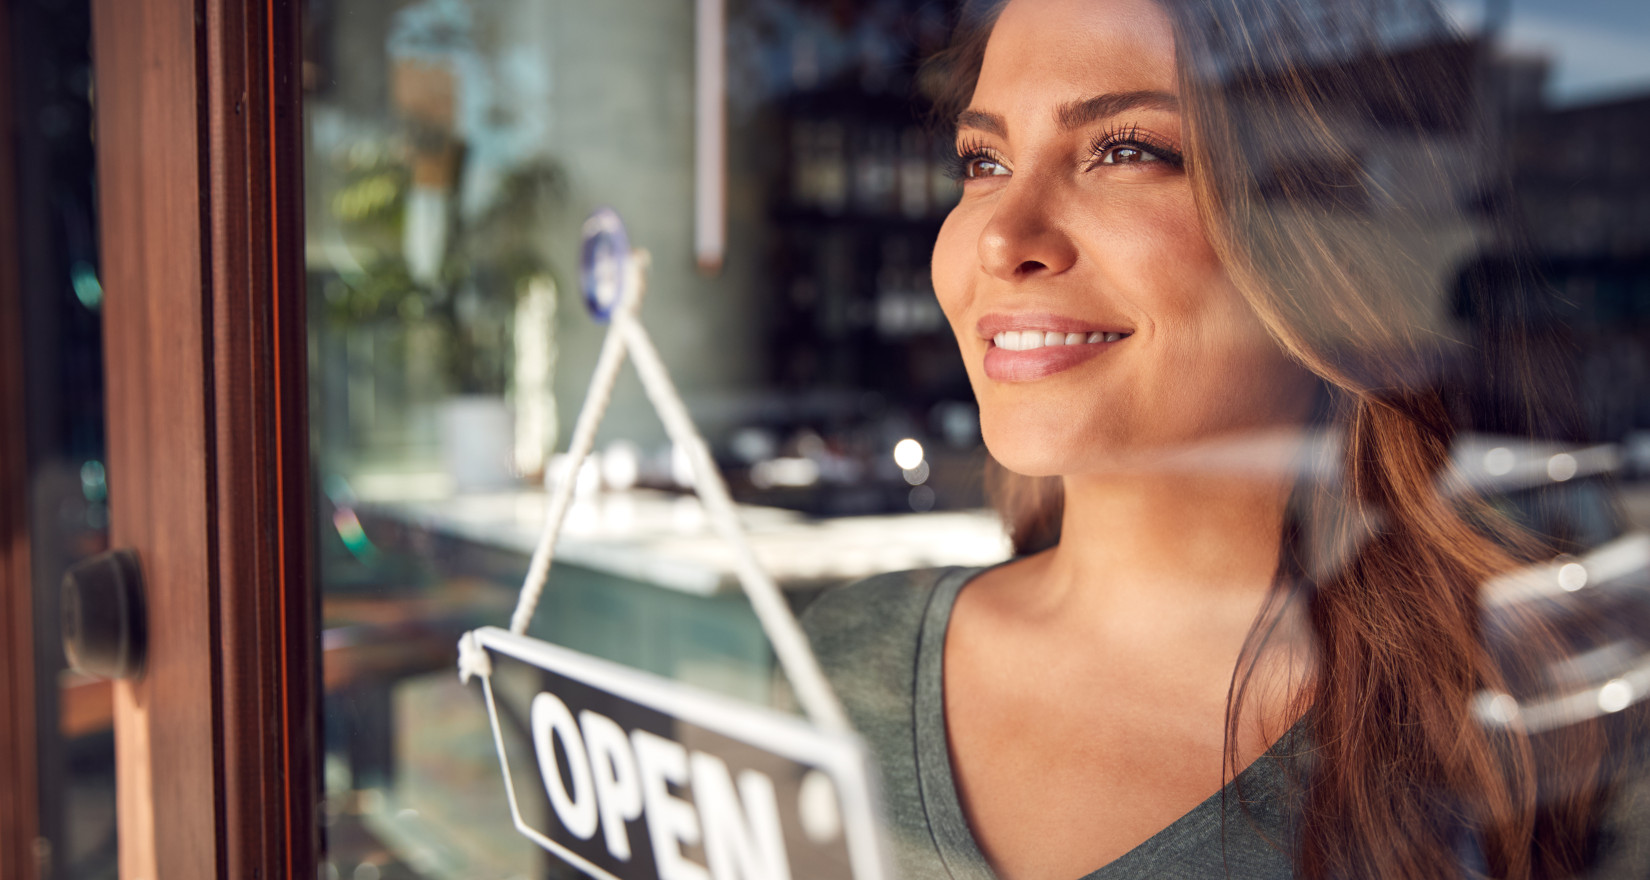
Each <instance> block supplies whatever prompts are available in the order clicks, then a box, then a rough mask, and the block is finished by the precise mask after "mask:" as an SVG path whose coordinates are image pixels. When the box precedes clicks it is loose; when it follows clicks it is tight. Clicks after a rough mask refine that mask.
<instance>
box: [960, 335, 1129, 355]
mask: <svg viewBox="0 0 1650 880" xmlns="http://www.w3.org/2000/svg"><path fill="white" fill-rule="evenodd" d="M1128 335H1129V334H1127V333H1117V332H1111V333H1102V332H1100V331H1098V330H1097V331H1095V332H1093V333H1089V334H1087V335H1084V334H1082V333H1055V332H1054V331H1052V330H1050V331H1047V332H1044V331H1041V330H1006V331H1004V332H1002V333H998V334H997V335H996V336H993V337H991V341H992V342H995V343H996V344H997V347H998V348H1003V349H1007V350H1009V351H1030V350H1032V349H1034V348H1043V347H1044V346H1049V345H1084V344H1087V343H1091V342H1116V341H1118V340H1119V339H1123V338H1124V337H1126V336H1128Z"/></svg>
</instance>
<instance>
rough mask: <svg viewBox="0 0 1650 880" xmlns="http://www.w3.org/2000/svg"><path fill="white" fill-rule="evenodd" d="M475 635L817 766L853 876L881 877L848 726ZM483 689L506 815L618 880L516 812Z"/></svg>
mask: <svg viewBox="0 0 1650 880" xmlns="http://www.w3.org/2000/svg"><path fill="white" fill-rule="evenodd" d="M475 637H476V643H477V644H478V645H480V646H481V647H483V648H490V649H492V650H494V651H498V652H499V653H501V654H505V655H508V656H510V657H514V658H515V659H517V660H521V661H523V662H525V663H529V664H531V665H533V666H537V667H539V668H541V669H546V670H549V671H550V672H555V673H558V674H560V675H564V676H566V677H568V678H571V679H574V680H576V681H580V682H583V683H584V684H587V685H590V686H591V687H594V688H597V689H598V690H603V691H607V692H608V693H611V694H615V695H617V696H619V697H622V698H624V699H627V700H630V701H631V702H634V703H638V704H640V705H643V706H646V707H648V708H651V709H654V710H655V711H658V712H663V713H664V714H666V715H670V716H672V717H674V718H679V719H681V720H683V721H686V722H689V723H691V724H696V725H698V726H699V727H702V728H704V729H706V730H710V731H713V732H715V733H719V734H722V735H723V736H726V737H728V738H730V739H735V740H739V741H741V742H745V743H749V744H751V745H754V746H757V747H759V748H763V749H766V750H767V751H769V752H772V753H774V754H776V755H779V756H781V757H785V758H789V759H790V760H792V761H795V762H797V763H799V764H807V765H811V766H814V767H818V768H820V769H822V770H824V771H825V772H826V773H827V774H829V776H830V777H831V781H832V782H833V783H835V784H836V790H837V797H838V798H839V799H840V801H841V804H840V806H841V809H842V817H843V830H844V832H845V834H846V840H847V844H848V858H849V862H850V866H851V868H852V869H853V873H854V880H883V878H884V877H887V876H889V872H888V871H887V869H886V866H885V865H884V864H883V862H882V858H881V851H882V850H881V848H880V847H878V846H877V845H876V841H877V836H878V833H879V832H878V828H877V821H876V815H877V812H876V800H875V798H874V797H873V796H872V795H873V789H872V787H873V785H874V783H873V781H872V780H871V779H870V778H868V774H869V772H870V765H869V763H868V762H867V761H866V760H865V755H866V752H865V748H864V746H863V744H862V743H861V742H860V740H859V738H858V737H857V736H855V735H853V734H832V733H827V732H825V731H822V730H820V729H819V728H817V727H814V726H813V725H811V724H808V723H807V722H806V721H803V720H802V719H800V718H793V717H790V716H788V715H781V714H779V713H777V712H774V711H771V710H766V709H761V708H757V707H755V706H751V705H748V704H746V703H741V702H739V701H738V700H734V699H731V698H729V697H724V696H722V695H720V694H714V693H709V692H706V691H701V690H698V689H697V688H693V687H691V686H688V685H684V684H681V683H680V682H674V681H670V680H669V679H666V678H662V677H660V676H657V675H653V674H651V673H647V672H642V671H641V670H637V669H632V668H630V667H628V666H622V665H620V664H617V663H612V662H609V661H607V660H602V659H601V658H598V657H592V656H590V655H588V654H582V653H579V652H578V651H574V650H572V649H570V648H564V647H561V646H560V645H552V644H550V643H549V642H544V641H540V640H538V639H534V638H529V637H527V636H518V635H516V634H514V633H512V632H510V631H509V630H506V629H501V628H499V627H495V626H487V627H482V628H480V629H477V630H475ZM481 685H482V688H483V689H484V690H485V691H486V696H487V717H488V718H489V719H490V720H491V722H492V726H493V744H494V745H495V746H497V748H498V760H499V766H500V767H501V768H502V769H503V771H504V790H505V795H506V796H507V797H508V798H509V801H510V817H511V819H512V820H513V821H514V822H515V826H516V830H517V831H520V832H521V833H522V834H525V835H526V836H528V837H530V838H532V839H533V840H534V841H535V842H536V843H538V844H539V845H540V846H542V847H544V848H545V849H547V850H549V851H551V852H553V853H555V854H556V855H557V856H559V857H560V858H562V859H563V860H565V861H566V862H568V863H569V864H571V865H573V866H574V867H576V868H578V869H579V870H581V871H584V872H585V873H586V874H589V875H590V876H592V877H598V878H601V880H620V878H618V877H615V876H614V875H612V874H610V873H608V872H607V871H605V870H603V869H602V868H600V867H597V866H596V865H594V864H592V863H591V862H590V861H589V860H587V859H585V858H584V857H582V856H580V855H579V854H577V853H575V852H573V851H572V850H569V849H568V848H566V847H564V846H562V845H561V844H559V843H556V842H555V841H554V840H551V839H550V838H549V837H547V836H545V835H544V834H543V833H541V832H539V831H538V830H537V829H535V828H533V827H531V826H529V825H528V824H527V823H526V822H525V821H523V820H522V818H521V810H520V808H519V807H518V806H517V803H516V789H515V780H514V778H512V776H511V775H510V761H509V758H508V757H506V756H505V754H504V736H503V733H502V731H501V729H500V727H499V721H498V710H497V708H496V707H495V706H494V704H493V684H492V681H491V679H490V677H489V676H486V675H483V676H481Z"/></svg>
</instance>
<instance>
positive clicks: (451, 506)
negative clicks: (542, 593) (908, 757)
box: [362, 489, 1010, 595]
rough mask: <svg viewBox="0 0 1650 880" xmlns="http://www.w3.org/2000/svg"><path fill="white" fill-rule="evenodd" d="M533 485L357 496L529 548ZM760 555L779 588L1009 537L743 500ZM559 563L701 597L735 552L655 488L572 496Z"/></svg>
mask: <svg viewBox="0 0 1650 880" xmlns="http://www.w3.org/2000/svg"><path fill="white" fill-rule="evenodd" d="M547 501H548V498H547V495H546V493H545V492H544V491H543V490H542V489H540V490H522V491H513V492H500V493H489V494H473V495H459V496H455V497H452V498H446V499H441V500H422V499H421V500H395V501H390V500H380V501H374V502H370V503H363V504H362V507H363V508H365V509H367V510H370V511H372V512H373V513H374V514H376V515H378V516H382V517H387V518H391V519H395V520H399V521H401V522H404V523H406V524H408V525H411V526H414V527H417V528H421V529H424V530H427V531H430V532H433V533H436V534H441V535H447V536H451V537H455V538H461V539H463V540H467V541H471V542H475V543H479V544H483V545H487V546H490V547H495V548H499V549H503V550H507V551H510V552H515V553H520V554H522V555H523V556H531V555H532V552H533V548H534V547H535V546H536V545H537V544H538V539H539V533H540V531H542V529H543V525H544V516H545V508H546V507H547ZM739 513H740V518H741V520H742V521H743V522H744V524H745V529H746V532H747V534H748V535H749V537H750V542H751V547H752V549H753V550H754V551H755V553H756V556H757V559H758V560H759V561H760V562H761V563H762V565H763V567H765V568H766V569H767V571H768V573H769V574H770V575H771V576H772V577H773V578H774V580H775V581H777V582H778V583H779V585H780V586H781V587H784V588H788V589H798V588H807V587H817V586H819V585H820V584H824V583H830V582H835V581H842V580H850V579H854V578H861V577H867V576H869V575H873V574H880V573H882V572H886V571H898V570H902V569H908V568H926V567H930V566H941V565H990V564H993V563H996V562H1001V561H1002V560H1004V559H1007V558H1008V556H1009V549H1010V548H1009V541H1008V536H1007V535H1006V534H1005V533H1004V532H1003V528H1002V524H1001V522H1000V521H999V520H998V519H997V516H996V514H994V513H992V512H991V511H987V510H967V511H943V512H933V513H910V514H894V515H887V516H851V517H837V518H830V519H814V518H810V517H807V516H804V515H802V514H799V513H795V512H793V511H788V510H780V509H778V508H772V507H756V506H752V505H740V506H739ZM556 562H558V563H563V564H567V565H575V566H579V567H582V568H588V569H593V570H596V571H600V572H603V573H606V574H612V575H616V576H619V577H624V578H629V579H632V580H637V581H643V582H646V583H651V584H654V585H657V586H660V587H664V588H666V589H672V590H679V591H681V592H685V593H693V594H696V595H713V594H717V593H725V592H735V591H737V590H738V589H739V581H738V579H737V577H736V576H735V574H734V568H733V554H732V552H731V550H730V548H729V547H728V546H727V544H726V543H725V542H723V541H722V540H721V539H720V538H718V537H717V536H716V535H715V534H713V533H712V532H711V529H710V523H709V521H708V519H707V518H706V516H705V512H704V508H703V506H702V505H701V503H700V501H699V499H698V498H696V497H693V496H690V495H673V494H670V493H667V492H658V491H651V490H641V489H637V490H630V491H626V492H601V493H597V494H592V495H588V496H586V497H583V498H580V499H578V500H576V501H575V502H574V504H573V506H572V508H570V509H569V511H568V516H567V522H566V524H565V525H564V526H563V528H562V534H561V537H560V540H559V541H558V543H557V546H556Z"/></svg>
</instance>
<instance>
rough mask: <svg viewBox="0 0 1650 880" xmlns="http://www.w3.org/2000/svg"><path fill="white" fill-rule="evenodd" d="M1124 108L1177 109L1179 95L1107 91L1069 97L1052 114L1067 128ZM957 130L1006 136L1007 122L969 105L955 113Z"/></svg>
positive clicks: (1178, 107) (1075, 126) (1082, 124)
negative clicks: (1077, 98) (1076, 99)
mask: <svg viewBox="0 0 1650 880" xmlns="http://www.w3.org/2000/svg"><path fill="white" fill-rule="evenodd" d="M1128 110H1169V111H1171V112H1179V111H1180V99H1179V98H1177V97H1175V96H1174V95H1173V94H1170V93H1169V92H1156V91H1151V90H1141V91H1134V92H1107V93H1105V94H1103V95H1095V96H1094V97H1092V98H1084V99H1083V100H1081V101H1070V102H1067V103H1065V104H1061V105H1060V109H1059V110H1058V111H1056V115H1057V116H1058V117H1059V120H1060V127H1061V128H1063V129H1066V130H1067V131H1069V130H1071V129H1074V128H1082V127H1083V126H1085V125H1088V124H1089V123H1091V122H1094V121H1095V120H1097V119H1105V118H1106V117H1108V116H1116V115H1117V114H1119V113H1123V112H1125V111H1128ZM957 128H958V130H961V129H964V128H972V129H975V130H977V131H983V132H985V133H986V134H992V135H996V136H997V137H1001V138H1006V137H1008V123H1007V122H1005V121H1004V120H1003V117H1002V116H1001V115H1000V114H997V113H992V112H990V111H989V110H975V109H973V108H970V109H967V110H964V111H962V112H961V113H958V114H957Z"/></svg>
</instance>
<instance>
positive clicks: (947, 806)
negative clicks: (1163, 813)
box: [911, 568, 1306, 880]
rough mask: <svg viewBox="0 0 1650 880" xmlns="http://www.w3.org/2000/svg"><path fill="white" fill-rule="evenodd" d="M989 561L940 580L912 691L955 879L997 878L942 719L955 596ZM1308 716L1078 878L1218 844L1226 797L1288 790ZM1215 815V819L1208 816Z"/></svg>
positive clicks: (928, 794)
mask: <svg viewBox="0 0 1650 880" xmlns="http://www.w3.org/2000/svg"><path fill="white" fill-rule="evenodd" d="M987 570H988V569H985V568H972V569H957V570H954V571H951V572H948V573H947V574H946V575H944V576H942V578H941V579H940V582H939V583H938V584H936V585H935V588H934V591H933V593H932V595H931V596H930V597H929V600H928V607H927V609H926V611H925V613H924V614H923V619H922V625H921V628H920V629H919V630H918V636H917V669H916V676H915V693H914V694H912V701H911V705H912V711H913V714H914V716H915V717H914V718H913V719H912V720H913V723H914V732H915V735H916V736H915V738H916V760H917V783H918V787H919V789H920V793H921V797H922V806H923V811H924V813H925V814H926V818H927V820H928V827H929V829H930V831H931V833H932V834H933V835H934V844H935V846H936V848H937V849H938V850H939V853H940V858H941V860H942V861H943V862H944V864H945V868H946V871H947V872H948V873H949V874H950V875H951V877H952V878H954V880H997V875H996V872H995V871H994V870H992V868H991V863H990V862H989V861H988V860H987V859H986V857H985V853H984V851H983V850H981V849H980V845H979V841H978V840H976V839H975V837H974V832H973V829H972V828H970V827H969V824H968V818H967V816H966V814H964V812H963V808H962V800H961V798H959V797H958V795H957V785H956V779H955V777H954V776H953V774H952V772H951V743H950V737H949V736H948V734H947V730H946V723H945V637H946V633H947V631H948V629H949V627H950V623H951V611H952V608H953V607H954V606H955V605H956V601H957V595H958V594H959V593H960V592H961V591H962V588H963V587H964V586H965V585H967V584H968V582H969V581H971V580H973V579H974V578H975V577H977V576H978V575H980V574H981V573H983V572H985V571H987ZM1305 724H1306V716H1302V717H1301V719H1299V720H1297V721H1296V722H1295V723H1294V725H1293V726H1291V727H1290V728H1289V730H1287V731H1285V732H1284V734H1283V735H1282V736H1280V737H1278V738H1277V740H1276V741H1274V742H1273V743H1272V745H1271V746H1270V747H1268V748H1267V750H1266V752H1265V753H1264V754H1262V755H1261V756H1260V757H1259V758H1256V759H1255V760H1254V761H1252V762H1250V764H1249V766H1247V767H1245V768H1243V770H1242V771H1241V772H1239V773H1238V774H1237V775H1236V776H1234V777H1233V778H1232V779H1231V780H1230V781H1228V782H1227V783H1226V785H1225V786H1223V787H1222V788H1221V789H1220V790H1219V791H1216V792H1215V793H1214V794H1212V795H1210V796H1209V797H1208V798H1207V799H1205V800H1204V801H1203V802H1201V803H1199V804H1198V805H1197V806H1195V807H1193V808H1191V809H1190V810H1188V811H1187V812H1186V813H1184V814H1183V815H1181V816H1180V817H1179V818H1177V819H1175V820H1174V821H1172V822H1170V823H1169V824H1168V825H1165V826H1164V827H1162V828H1161V829H1159V830H1158V831H1157V832H1155V833H1154V834H1152V836H1151V837H1148V838H1146V839H1145V840H1144V841H1141V842H1140V844H1138V845H1137V846H1135V847H1134V848H1132V849H1130V850H1129V851H1127V852H1125V853H1123V854H1122V855H1120V856H1118V857H1117V858H1115V859H1113V860H1111V861H1110V862H1107V863H1106V864H1105V865H1102V866H1100V867H1099V868H1097V869H1095V870H1093V871H1090V872H1089V873H1087V874H1084V875H1083V876H1082V877H1079V878H1073V880H1123V878H1127V877H1134V876H1139V874H1138V872H1139V871H1140V870H1141V869H1144V868H1148V867H1160V866H1161V865H1162V864H1163V863H1164V862H1165V861H1172V860H1173V859H1175V857H1176V856H1177V855H1178V854H1180V853H1186V852H1190V851H1192V850H1194V849H1199V848H1202V847H1203V846H1205V845H1208V844H1210V843H1215V844H1217V845H1218V838H1219V836H1220V834H1221V829H1222V826H1223V825H1224V823H1223V822H1221V821H1220V820H1221V813H1222V811H1223V809H1224V807H1225V804H1226V803H1231V804H1237V803H1238V802H1239V797H1240V792H1241V795H1242V796H1243V797H1246V798H1248V799H1249V800H1254V799H1256V798H1257V797H1259V798H1268V797H1284V796H1286V794H1287V791H1288V788H1289V781H1288V779H1287V778H1286V776H1285V773H1284V771H1283V769H1282V767H1281V766H1280V764H1281V761H1280V760H1278V759H1280V758H1282V757H1284V756H1285V755H1286V754H1288V752H1289V750H1290V747H1291V745H1292V744H1293V743H1294V742H1295V741H1296V740H1297V739H1299V738H1300V737H1301V736H1303V735H1304V729H1305ZM1211 817H1212V821H1209V820H1210V819H1211Z"/></svg>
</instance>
